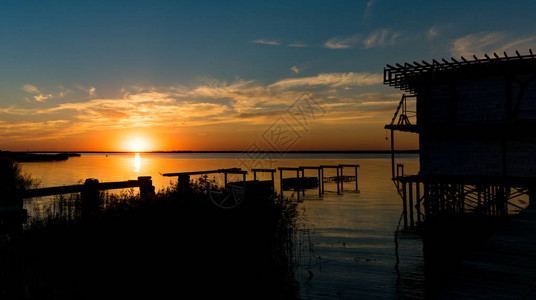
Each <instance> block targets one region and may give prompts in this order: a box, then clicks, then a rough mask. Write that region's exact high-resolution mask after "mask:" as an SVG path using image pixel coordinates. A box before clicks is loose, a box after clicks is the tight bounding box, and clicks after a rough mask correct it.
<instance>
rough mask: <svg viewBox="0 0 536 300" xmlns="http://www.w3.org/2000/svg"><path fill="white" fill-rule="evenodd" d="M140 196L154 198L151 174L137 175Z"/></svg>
mask: <svg viewBox="0 0 536 300" xmlns="http://www.w3.org/2000/svg"><path fill="white" fill-rule="evenodd" d="M138 183H139V184H140V196H141V198H142V199H154V196H155V191H154V186H153V181H152V180H151V176H139V177H138Z"/></svg>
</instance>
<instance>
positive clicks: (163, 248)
mask: <svg viewBox="0 0 536 300" xmlns="http://www.w3.org/2000/svg"><path fill="white" fill-rule="evenodd" d="M190 187H191V188H190V191H189V192H188V193H187V194H184V193H182V194H181V193H180V192H179V190H178V187H177V186H176V185H175V184H170V186H168V187H166V188H164V189H162V190H160V191H158V192H157V193H156V194H155V196H154V198H151V199H143V198H142V197H140V195H139V193H137V192H136V191H135V190H133V189H130V190H125V191H123V192H121V193H101V194H100V197H99V213H98V214H94V215H93V217H92V218H90V219H84V218H82V217H81V215H82V214H81V209H82V205H81V203H80V202H81V199H80V195H78V194H72V195H63V196H56V197H55V198H54V199H52V201H50V202H49V204H48V205H46V206H43V207H41V208H39V209H38V210H37V214H36V215H35V216H33V217H32V218H31V219H30V220H29V222H28V224H27V226H26V228H25V230H24V232H22V233H21V235H20V236H17V237H15V238H13V239H12V240H11V241H10V242H9V243H4V244H2V245H0V284H2V285H1V286H0V298H2V299H9V298H22V299H39V298H50V299H94V298H96V297H97V298H100V297H102V296H103V295H106V296H111V297H120V298H125V297H130V296H140V295H145V296H147V297H152V298H158V297H159V296H168V295H167V293H170V292H171V293H175V294H176V293H177V291H180V290H181V289H182V290H183V291H191V292H195V293H196V294H197V295H199V296H208V297H216V296H218V297H221V296H230V295H232V296H233V297H234V299H237V298H248V299H251V298H257V299H259V298H264V296H270V297H271V298H277V299H294V298H296V291H297V284H296V281H295V279H294V268H295V266H296V263H295V258H296V257H295V254H296V251H295V250H294V247H295V245H296V233H297V232H298V230H297V225H296V224H297V223H296V222H297V219H298V218H299V213H298V211H297V205H296V203H294V202H293V201H291V200H290V199H287V198H283V199H282V198H279V197H274V198H272V195H269V197H265V196H266V195H256V196H255V197H252V198H253V199H248V201H246V202H244V203H243V205H241V206H240V207H238V208H236V209H233V210H230V211H223V210H220V209H218V208H216V207H215V206H214V205H212V203H211V202H210V201H209V200H208V199H207V194H206V191H207V189H208V187H210V188H212V189H215V188H218V187H216V186H215V185H214V182H211V181H209V180H207V178H206V177H204V178H203V177H201V178H199V179H198V180H195V181H192V182H191V185H190ZM106 293H109V294H106ZM181 293H182V292H181ZM183 296H185V297H186V296H187V295H186V294H184V295H183Z"/></svg>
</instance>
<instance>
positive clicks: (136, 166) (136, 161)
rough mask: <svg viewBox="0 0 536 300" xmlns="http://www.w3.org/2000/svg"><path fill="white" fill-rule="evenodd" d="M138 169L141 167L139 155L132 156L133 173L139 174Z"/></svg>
mask: <svg viewBox="0 0 536 300" xmlns="http://www.w3.org/2000/svg"><path fill="white" fill-rule="evenodd" d="M140 167H141V159H140V154H139V153H136V155H134V172H139V171H140Z"/></svg>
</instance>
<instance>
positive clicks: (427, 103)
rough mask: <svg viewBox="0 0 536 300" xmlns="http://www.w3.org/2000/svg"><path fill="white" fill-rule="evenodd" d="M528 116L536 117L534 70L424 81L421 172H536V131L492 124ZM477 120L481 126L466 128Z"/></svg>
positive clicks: (419, 107) (419, 109) (419, 99)
mask: <svg viewBox="0 0 536 300" xmlns="http://www.w3.org/2000/svg"><path fill="white" fill-rule="evenodd" d="M516 107H517V108H516ZM516 110H517V112H516V113H510V111H512V112H513V111H516ZM525 120H536V80H534V78H533V76H532V75H524V76H516V78H515V80H510V79H507V78H505V77H504V76H489V77H479V78H476V79H474V78H473V79H470V78H469V79H457V80H454V81H451V82H434V83H433V84H430V85H427V86H424V87H421V88H420V89H419V90H418V91H417V124H418V125H419V126H420V127H421V128H422V129H421V133H420V135H419V147H420V160H421V161H420V163H421V164H420V165H421V171H420V173H421V174H434V175H464V176H466V175H473V176H503V175H506V176H521V177H535V176H536V138H535V137H534V136H535V134H528V135H523V133H522V132H519V131H520V130H516V132H511V133H509V132H502V133H498V132H497V133H495V132H494V130H496V129H497V127H493V126H491V125H497V124H503V123H504V124H505V125H504V126H503V125H501V127H504V128H506V127H505V126H509V124H511V123H512V122H515V121H525ZM475 125H478V126H480V127H478V128H479V129H478V130H477V131H475V130H474V127H473V130H464V126H475ZM486 125H489V126H490V127H486ZM436 127H441V130H435V129H434V128H436ZM514 128H515V127H514ZM526 129H528V130H531V129H530V128H526ZM535 130H536V128H534V129H532V130H531V131H535Z"/></svg>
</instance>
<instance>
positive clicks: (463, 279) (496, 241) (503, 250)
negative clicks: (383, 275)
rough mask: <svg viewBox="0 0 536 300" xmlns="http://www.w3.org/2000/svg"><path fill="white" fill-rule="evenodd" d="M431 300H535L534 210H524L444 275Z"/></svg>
mask: <svg viewBox="0 0 536 300" xmlns="http://www.w3.org/2000/svg"><path fill="white" fill-rule="evenodd" d="M431 296H432V297H431V298H432V299H535V298H534V297H536V209H534V208H527V209H526V210H524V211H522V212H521V213H520V214H519V215H517V216H515V217H513V220H512V221H511V222H509V223H508V224H507V225H505V227H504V228H502V229H501V230H500V231H499V232H498V233H497V234H495V235H493V236H491V237H490V238H489V239H488V240H487V241H486V242H485V243H484V245H482V247H481V248H480V249H479V250H478V251H477V252H475V253H473V254H472V255H470V256H468V257H466V258H464V259H462V261H461V262H460V265H459V268H458V269H456V270H455V271H454V272H452V273H451V274H448V275H447V276H446V278H445V279H444V281H443V282H442V284H441V286H440V288H438V289H437V290H436V291H435V292H433V293H432V295H431Z"/></svg>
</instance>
